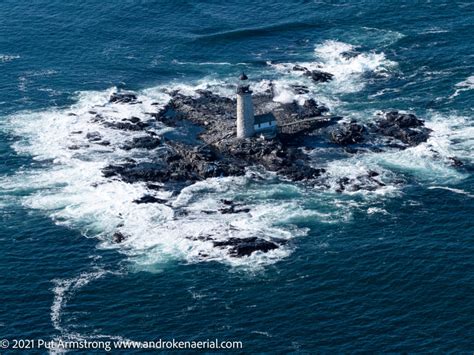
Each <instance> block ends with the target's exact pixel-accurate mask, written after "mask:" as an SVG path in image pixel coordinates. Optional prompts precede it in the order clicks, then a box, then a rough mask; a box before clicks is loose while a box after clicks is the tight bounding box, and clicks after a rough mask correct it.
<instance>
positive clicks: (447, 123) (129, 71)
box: [0, 0, 474, 353]
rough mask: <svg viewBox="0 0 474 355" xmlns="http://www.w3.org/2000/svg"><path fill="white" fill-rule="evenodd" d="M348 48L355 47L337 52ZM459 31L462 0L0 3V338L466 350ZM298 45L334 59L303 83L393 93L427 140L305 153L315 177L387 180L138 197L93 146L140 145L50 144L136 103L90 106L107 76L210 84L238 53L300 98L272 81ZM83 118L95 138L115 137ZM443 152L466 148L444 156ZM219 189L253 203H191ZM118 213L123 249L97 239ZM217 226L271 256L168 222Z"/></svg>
mask: <svg viewBox="0 0 474 355" xmlns="http://www.w3.org/2000/svg"><path fill="white" fill-rule="evenodd" d="M351 48H356V49H358V50H359V51H360V52H361V55H360V56H359V57H357V58H356V59H353V60H345V59H343V58H342V57H341V52H342V51H343V50H347V49H351ZM473 48H474V3H473V2H472V1H467V0H466V1H447V0H445V1H441V0H436V1H416V2H408V1H384V2H375V1H339V2H334V1H303V0H301V1H281V0H278V1H275V0H274V1H260V2H255V1H246V0H241V1H230V2H229V1H228V2H226V3H222V2H219V1H211V0H209V1H185V0H178V1H172V2H170V1H168V2H165V1H149V0H141V1H132V0H127V1H126V0H121V1H115V2H99V1H91V0H84V1H81V2H69V3H68V2H64V1H58V0H49V1H44V0H32V1H28V2H19V1H13V0H3V1H2V2H1V3H0V74H1V75H0V121H1V133H0V135H1V140H0V156H1V159H0V174H1V177H0V188H1V190H0V192H1V194H0V198H1V200H0V208H1V211H0V212H1V223H0V274H1V275H2V277H1V278H0V291H1V293H0V294H1V302H0V337H1V338H7V339H13V338H36V339H39V338H42V339H59V338H64V339H67V338H76V339H77V338H79V339H112V338H114V337H122V338H125V339H133V340H156V339H159V338H162V339H172V338H176V339H181V340H206V339H213V338H219V339H221V340H240V341H242V342H243V344H244V351H245V352H249V353H255V352H256V353H315V352H328V353H329V352H335V351H337V352H356V351H361V352H448V351H449V352H462V353H468V352H469V353H472V351H473V350H474V340H473V339H474V318H473V314H474V224H473V221H472V218H473V215H474V177H473V148H474V128H473V127H474V124H473V123H474V121H473V109H472V102H473V100H474V64H473V63H474V49H473ZM296 63H305V64H306V65H316V64H317V63H319V64H321V65H322V66H323V67H324V68H325V69H326V70H328V71H331V72H333V73H334V74H335V75H336V79H335V81H334V82H333V83H331V84H328V85H323V86H317V85H313V86H312V87H310V88H311V91H310V93H309V94H308V95H309V96H311V97H314V98H316V99H317V100H319V101H321V102H323V103H325V104H327V105H328V106H329V107H330V108H331V110H332V111H333V112H335V113H338V114H341V115H343V116H345V117H348V118H356V119H359V120H362V121H365V122H368V121H370V120H372V119H374V113H375V112H376V111H377V110H387V109H400V110H408V111H410V112H413V113H415V114H416V115H418V116H419V117H422V118H423V119H425V120H426V122H427V125H428V126H429V127H430V128H432V129H433V133H432V138H431V139H430V140H429V141H428V142H427V143H426V144H422V145H421V146H419V147H416V148H411V149H407V150H405V151H403V152H387V153H382V154H375V153H368V154H362V155H356V156H342V157H341V156H334V155H332V154H331V152H329V151H327V150H325V149H316V150H315V151H314V152H313V153H312V154H313V156H314V159H315V162H316V163H317V164H319V165H321V166H324V167H326V168H327V169H328V171H329V176H328V179H329V181H330V183H332V182H333V181H335V179H337V178H338V177H341V176H347V175H349V176H353V177H357V176H358V174H360V173H363V172H365V171H367V170H368V169H372V170H376V171H378V172H379V173H380V174H381V175H380V176H381V179H382V181H383V182H384V183H385V185H386V187H385V188H384V189H379V190H377V191H372V192H371V191H365V192H364V191H362V192H358V193H342V194H340V193H337V192H335V191H334V190H333V189H330V190H329V191H326V190H325V191H321V190H319V189H317V188H314V189H313V188H311V187H302V186H297V185H293V184H291V183H282V182H279V181H274V180H271V179H269V180H265V181H264V182H252V181H248V180H245V179H236V180H232V179H217V181H209V182H205V183H203V184H198V186H195V187H193V188H192V189H190V190H187V191H186V193H185V194H182V195H180V196H179V197H178V200H176V204H177V205H179V206H182V207H183V206H184V208H186V209H188V210H189V211H191V212H190V216H191V217H179V216H177V217H173V215H172V214H173V211H172V210H170V209H166V208H164V207H159V206H158V207H156V206H148V205H147V206H143V205H141V206H140V207H138V205H136V204H133V203H132V202H131V201H133V199H135V198H137V197H139V196H140V195H141V194H142V193H143V192H144V187H143V186H127V184H121V183H120V182H113V181H106V180H104V179H103V178H102V177H101V175H100V168H101V167H102V166H103V164H105V163H106V162H111V161H114V160H115V159H119V158H124V157H126V156H125V155H124V154H138V155H140V154H143V153H140V152H138V153H126V152H118V151H113V150H102V151H101V150H99V149H96V150H94V149H85V148H84V150H81V151H79V152H78V153H77V154H76V153H74V154H73V152H70V151H68V150H67V145H68V144H69V143H71V140H74V139H76V138H74V137H73V135H71V132H72V131H74V130H77V129H82V130H88V129H91V130H97V129H98V128H97V127H95V126H94V127H90V126H88V125H89V123H88V121H87V119H88V118H87V117H88V116H87V115H88V111H90V110H103V112H102V111H101V113H103V114H105V115H107V114H109V115H112V116H113V115H116V116H117V118H123V117H128V116H130V115H140V114H142V115H143V113H144V112H145V111H146V109H147V107H136V108H127V107H126V108H123V107H120V108H119V107H115V108H112V109H111V111H107V108H100V106H96V105H100V104H102V103H103V102H104V99H106V97H107V95H108V93H109V92H110V91H111V90H112V89H111V88H112V87H116V88H122V89H127V90H134V91H136V92H138V93H139V94H140V95H141V97H142V98H143V101H144V105H146V103H147V101H146V100H149V101H150V100H151V101H158V102H160V103H162V101H163V100H166V98H165V97H163V94H162V93H161V90H162V89H163V88H164V87H165V88H181V89H184V90H187V91H190V92H192V91H193V90H195V89H196V88H203V87H209V88H211V89H212V90H216V91H219V92H221V93H224V94H226V93H228V92H229V91H228V90H229V87H231V86H230V84H232V83H233V80H234V78H235V77H236V76H238V74H239V73H240V72H241V71H242V70H245V71H246V72H248V73H249V76H250V77H251V79H252V80H253V81H252V85H253V86H254V87H255V88H257V89H258V87H260V86H262V85H264V84H265V82H266V80H269V79H272V80H274V82H275V83H276V87H277V90H278V92H279V93H280V96H279V99H280V100H282V101H285V100H290V99H291V100H292V99H294V98H296V99H298V97H296V96H294V93H291V91H289V90H288V85H289V84H290V83H293V82H295V81H298V80H302V79H301V77H294V76H292V74H290V73H288V72H287V71H286V69H285V68H287V67H289V66H290V67H291V66H292V65H294V64H296ZM308 63H309V64H308ZM306 84H308V85H310V84H309V83H306ZM292 95H293V96H292ZM160 100H161V101H160ZM114 110H115V112H113V111H114ZM71 112H72V113H75V114H77V116H71V115H68V114H69V113H71ZM101 133H102V134H103V135H106V136H107V138H108V139H110V141H111V142H112V147H113V146H114V144H115V142H120V141H121V140H123V139H124V137H123V136H120V135H117V134H118V133H114V132H109V131H103V132H102V131H101ZM108 135H110V136H108ZM125 138H129V137H125ZM77 139H79V138H77ZM453 156H456V157H457V158H459V159H460V160H461V161H462V162H463V163H464V166H463V167H453V166H451V165H450V164H449V158H450V157H453ZM141 157H142V158H143V155H142V156H141ZM145 158H146V157H145ZM331 179H332V180H331ZM222 196H224V197H231V198H235V199H238V200H241V201H243V202H244V203H247V204H249V205H251V206H252V208H253V209H254V211H256V212H254V214H253V215H252V216H251V217H248V216H237V217H235V218H236V220H229V219H225V218H224V217H216V216H214V217H212V216H211V217H206V218H207V219H206V218H205V219H201V218H203V217H202V216H201V215H200V214H199V213H200V211H201V210H202V209H206V208H207V209H208V208H211V209H212V208H215V203H216V201H218V200H219V198H221V197H222ZM193 217H196V218H193ZM233 218H234V217H233ZM248 219H249V220H248ZM119 223H122V224H121V225H123V228H124V229H125V230H126V231H127V232H128V233H130V234H132V235H133V238H132V240H131V241H130V242H129V244H127V245H126V246H124V247H121V248H117V246H114V245H113V244H112V243H110V236H111V234H112V233H113V231H114V230H115V228H116V227H117V226H118V225H119ZM231 227H232V228H231ZM235 229H237V230H239V232H238V233H240V234H239V235H244V236H249V235H255V234H259V235H264V236H279V237H284V238H286V239H289V241H290V242H289V246H288V248H287V249H286V250H285V251H284V252H283V253H281V254H276V255H272V256H270V257H267V256H263V255H257V256H255V255H254V257H253V258H250V259H249V260H232V258H230V259H229V258H228V257H226V256H225V255H217V254H216V255H214V258H213V260H212V261H202V260H199V259H198V258H196V253H197V252H199V251H200V250H201V249H200V248H205V247H206V246H205V245H204V246H203V245H197V244H192V243H191V244H189V243H188V242H186V240H184V239H183V236H185V235H186V234H190V235H194V234H196V233H199V232H200V231H202V230H205V231H210V233H214V234H215V235H220V236H222V237H225V236H226V235H230V234H231V233H234V232H233V231H234V230H235Z"/></svg>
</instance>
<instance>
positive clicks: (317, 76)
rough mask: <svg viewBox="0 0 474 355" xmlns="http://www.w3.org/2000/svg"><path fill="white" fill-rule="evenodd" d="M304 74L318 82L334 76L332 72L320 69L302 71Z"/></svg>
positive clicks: (324, 81) (326, 80)
mask: <svg viewBox="0 0 474 355" xmlns="http://www.w3.org/2000/svg"><path fill="white" fill-rule="evenodd" d="M304 75H306V76H309V77H311V79H313V81H316V82H319V83H326V82H328V81H330V80H332V78H333V77H334V75H333V74H331V73H326V72H324V71H321V70H311V71H310V70H308V71H306V72H305V73H304Z"/></svg>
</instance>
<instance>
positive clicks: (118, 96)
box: [109, 92, 137, 104]
mask: <svg viewBox="0 0 474 355" xmlns="http://www.w3.org/2000/svg"><path fill="white" fill-rule="evenodd" d="M109 102H113V103H121V104H130V103H136V102H137V95H135V94H133V93H126V92H114V93H113V94H112V95H110V98H109Z"/></svg>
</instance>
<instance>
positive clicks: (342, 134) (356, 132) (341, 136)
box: [331, 123, 365, 145]
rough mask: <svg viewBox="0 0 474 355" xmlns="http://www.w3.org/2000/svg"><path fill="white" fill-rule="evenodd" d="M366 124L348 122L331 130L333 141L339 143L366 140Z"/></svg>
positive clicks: (344, 143) (345, 143)
mask: <svg viewBox="0 0 474 355" xmlns="http://www.w3.org/2000/svg"><path fill="white" fill-rule="evenodd" d="M364 131H365V128H364V126H362V125H360V124H358V123H346V124H343V125H340V126H339V127H337V128H335V129H334V130H333V131H332V132H331V141H332V142H333V143H336V144H339V145H349V144H354V143H361V142H362V141H363V140H364Z"/></svg>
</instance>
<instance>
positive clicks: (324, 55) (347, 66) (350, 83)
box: [269, 41, 397, 110]
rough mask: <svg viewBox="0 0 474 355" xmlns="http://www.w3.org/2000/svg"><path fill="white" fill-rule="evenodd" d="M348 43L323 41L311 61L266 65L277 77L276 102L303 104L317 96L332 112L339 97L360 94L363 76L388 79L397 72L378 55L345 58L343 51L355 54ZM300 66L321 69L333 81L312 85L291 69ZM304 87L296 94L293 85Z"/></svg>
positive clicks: (387, 61) (360, 54)
mask: <svg viewBox="0 0 474 355" xmlns="http://www.w3.org/2000/svg"><path fill="white" fill-rule="evenodd" d="M356 50H357V48H356V47H355V46H353V45H351V44H348V43H344V42H338V41H325V42H323V43H321V44H319V45H317V46H316V47H315V51H314V55H315V59H314V61H310V62H295V63H269V64H270V66H271V67H272V68H274V69H275V70H276V71H277V72H278V73H279V74H280V76H281V77H280V78H278V79H276V80H274V81H273V84H274V91H275V98H274V100H275V101H277V102H282V103H288V102H292V101H293V100H295V101H297V102H299V103H303V102H304V101H305V100H306V99H308V98H314V97H316V98H317V100H318V101H319V102H321V103H323V104H324V105H325V106H327V107H328V108H330V109H331V110H335V109H337V108H338V106H339V105H340V104H341V100H340V95H341V94H347V93H353V92H357V91H360V90H362V89H363V88H364V86H365V85H366V83H367V80H366V78H365V76H366V75H376V76H379V77H386V76H389V75H390V73H391V72H392V71H393V70H394V69H396V67H397V63H396V62H394V61H391V60H389V59H387V58H386V56H385V54H384V53H382V52H380V53H376V52H361V53H359V54H358V55H355V56H353V57H346V56H345V55H344V53H345V52H353V51H356ZM295 65H299V66H302V67H305V68H308V69H309V70H321V71H325V72H328V73H331V74H333V75H334V77H333V80H331V81H330V82H327V83H324V84H321V83H314V82H312V80H311V79H310V78H307V77H305V76H304V73H303V72H302V71H294V70H292V69H293V67H294V66H295ZM301 84H304V85H305V86H307V88H308V90H309V92H308V93H306V94H297V93H295V90H294V89H293V88H292V85H301Z"/></svg>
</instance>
